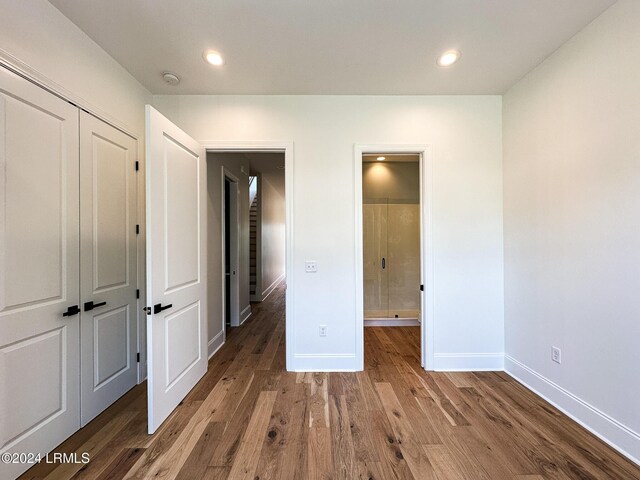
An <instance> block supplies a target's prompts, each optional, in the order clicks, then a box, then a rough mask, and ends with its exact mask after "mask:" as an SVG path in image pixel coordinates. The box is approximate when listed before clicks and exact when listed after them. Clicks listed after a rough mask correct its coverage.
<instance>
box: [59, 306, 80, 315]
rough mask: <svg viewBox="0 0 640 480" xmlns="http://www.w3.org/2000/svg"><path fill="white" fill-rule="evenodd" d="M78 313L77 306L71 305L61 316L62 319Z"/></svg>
mask: <svg viewBox="0 0 640 480" xmlns="http://www.w3.org/2000/svg"><path fill="white" fill-rule="evenodd" d="M79 313H80V308H79V307H78V305H71V306H70V307H68V308H67V311H66V312H64V313H63V314H62V316H63V317H72V316H74V315H77V314H79Z"/></svg>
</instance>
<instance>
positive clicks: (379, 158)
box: [376, 157, 387, 162]
mask: <svg viewBox="0 0 640 480" xmlns="http://www.w3.org/2000/svg"><path fill="white" fill-rule="evenodd" d="M386 159H387V157H378V158H376V160H378V161H379V162H384V161H385V160H386Z"/></svg>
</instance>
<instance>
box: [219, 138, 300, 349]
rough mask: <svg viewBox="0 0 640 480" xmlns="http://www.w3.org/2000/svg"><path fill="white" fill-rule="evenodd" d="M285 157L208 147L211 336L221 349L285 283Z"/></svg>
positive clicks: (280, 153) (278, 152) (276, 153)
mask: <svg viewBox="0 0 640 480" xmlns="http://www.w3.org/2000/svg"><path fill="white" fill-rule="evenodd" d="M285 156H286V154H285V150H284V149H282V150H280V149H278V150H249V149H235V148H234V149H227V148H224V149H222V148H221V149H217V148H216V149H214V148H212V147H208V148H207V190H208V195H209V208H208V222H207V225H208V227H207V228H208V240H207V244H208V262H207V263H208V305H209V318H208V328H209V333H208V336H209V339H210V341H212V340H213V339H214V338H217V337H216V336H217V335H221V336H220V340H221V341H220V345H222V343H223V342H224V339H226V338H227V336H228V335H229V334H231V333H232V332H233V331H234V328H235V327H240V326H241V325H243V324H244V322H246V321H248V320H249V319H250V318H251V316H252V312H255V311H256V310H257V306H258V305H259V303H260V302H262V301H264V300H265V299H266V298H267V297H268V296H269V295H270V294H271V292H273V291H274V290H275V289H276V288H277V287H278V286H279V285H280V284H282V282H283V281H284V279H285V270H286V253H287V249H286V228H287V208H286V200H285V198H286V195H285V176H286V174H287V172H286V169H285ZM221 293H222V295H221ZM220 312H222V321H220V320H219V319H220ZM275 313H277V312H275ZM282 313H283V314H284V312H282ZM282 317H283V319H284V315H283V316H282ZM282 329H283V330H284V321H283V325H282ZM217 348H218V345H215V346H211V348H210V349H209V355H210V357H211V356H212V355H213V354H214V353H215V351H216V350H217Z"/></svg>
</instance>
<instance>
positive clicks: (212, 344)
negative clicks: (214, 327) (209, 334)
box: [207, 330, 224, 359]
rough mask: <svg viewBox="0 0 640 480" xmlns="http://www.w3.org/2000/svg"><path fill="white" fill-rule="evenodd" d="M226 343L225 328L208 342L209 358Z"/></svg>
mask: <svg viewBox="0 0 640 480" xmlns="http://www.w3.org/2000/svg"><path fill="white" fill-rule="evenodd" d="M222 345H224V330H221V331H220V332H219V333H218V334H217V335H216V336H215V337H213V338H212V339H211V340H209V343H208V344H207V353H208V356H207V358H208V359H210V358H211V357H213V356H214V355H215V353H216V352H217V351H218V350H220V347H222Z"/></svg>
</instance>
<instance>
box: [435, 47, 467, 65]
mask: <svg viewBox="0 0 640 480" xmlns="http://www.w3.org/2000/svg"><path fill="white" fill-rule="evenodd" d="M460 55H461V53H460V52H459V51H458V50H448V51H446V52H444V53H443V54H442V55H440V56H439V57H438V61H437V62H436V63H437V64H438V66H440V67H450V66H451V65H453V64H454V63H456V62H457V61H458V60H460Z"/></svg>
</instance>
